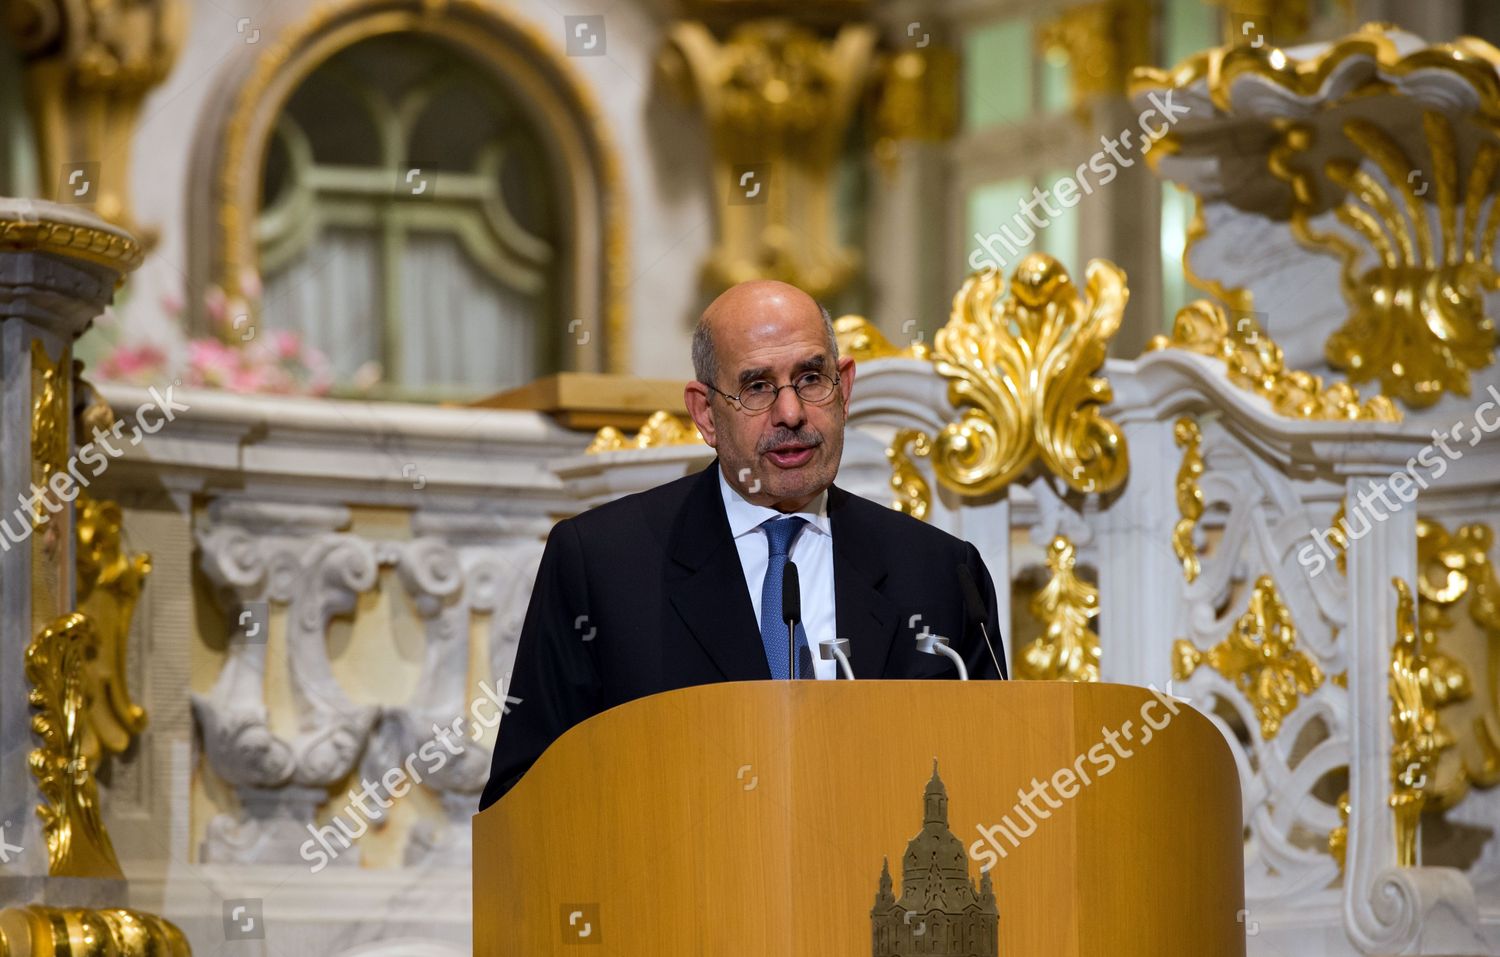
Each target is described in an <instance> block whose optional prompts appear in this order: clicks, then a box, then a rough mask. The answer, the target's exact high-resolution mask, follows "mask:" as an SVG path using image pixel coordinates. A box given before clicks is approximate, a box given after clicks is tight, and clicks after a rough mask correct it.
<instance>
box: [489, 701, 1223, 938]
mask: <svg viewBox="0 0 1500 957" xmlns="http://www.w3.org/2000/svg"><path fill="white" fill-rule="evenodd" d="M1174 709H1175V713H1174ZM1070 779H1071V780H1070ZM1085 782H1087V783H1085ZM1028 795H1029V800H1028V799H1027V798H1028ZM1054 805H1055V806H1054ZM940 818H941V820H939V819H940ZM1242 847H1243V834H1242V826H1241V812H1240V793H1239V776H1238V773H1237V771H1236V769H1235V766H1234V762H1233V759H1232V757H1231V755H1230V753H1229V749H1228V746H1227V745H1226V743H1225V742H1224V740H1223V738H1222V736H1221V735H1220V733H1219V731H1218V730H1217V729H1216V728H1215V727H1214V726H1213V725H1212V724H1211V723H1210V722H1209V721H1208V720H1207V719H1206V718H1205V717H1203V716H1202V715H1200V714H1198V713H1197V712H1196V711H1194V710H1193V709H1192V707H1191V706H1190V705H1187V704H1185V703H1183V702H1181V701H1178V700H1176V699H1172V698H1169V697H1167V696H1165V695H1160V694H1158V693H1155V692H1152V691H1150V690H1148V689H1144V688H1138V687H1134V686H1128V685H1109V684H1072V683H1062V682H1031V681H1026V682H1020V681H1017V682H969V683H961V682H951V681H863V682H847V681H796V682H770V681H765V682H738V683H726V684H717V685H705V686H701V687H695V688H687V689H682V690H680V691H674V692H669V693H666V694H661V695H654V696H652V697H649V698H644V699H641V700H638V701H634V702H630V703H628V704H625V705H622V706H620V707H618V708H614V709H611V710H610V711H607V712H605V713H603V714H600V715H597V716H596V717H594V718H592V719H590V720H589V721H586V722H584V723H583V724H581V725H578V726H577V727H575V728H573V729H571V730H570V731H568V732H567V733H566V734H565V735H563V737H561V738H559V739H558V740H557V741H556V742H554V743H553V745H552V747H550V748H549V749H548V750H547V752H546V753H545V754H543V755H542V757H541V758H540V759H539V760H538V761H537V763H536V764H535V765H534V766H533V767H532V769H531V770H530V771H529V772H527V774H526V775H525V776H524V777H523V778H522V779H521V780H520V782H518V783H517V785H516V786H515V787H514V788H513V789H512V790H511V791H510V792H509V793H508V794H507V795H506V796H505V797H504V798H502V799H501V800H500V801H499V802H497V803H496V804H495V805H493V806H492V807H490V808H488V809H487V810H485V811H484V812H483V813H481V814H479V815H477V816H476V817H475V818H474V912H475V913H474V942H475V951H474V952H475V954H476V955H479V957H500V955H507V957H508V955H528V957H529V955H537V954H587V953H589V951H587V950H579V949H577V948H579V947H597V948H598V950H596V951H594V952H596V953H600V954H610V955H660V957H665V955H679V954H680V955H693V957H701V955H738V957H748V955H767V957H769V955H786V954H807V955H824V957H872V955H873V957H904V955H906V954H923V955H950V957H954V955H976V957H977V955H986V957H987V955H999V957H1043V955H1045V957H1070V955H1079V957H1083V955H1088V957H1179V955H1180V957H1243V955H1244V953H1245V937H1244V930H1245V925H1244V921H1243V917H1244V914H1243V911H1242V908H1243V907H1244V904H1243V899H1244V887H1243V881H1244V877H1243V860H1242V853H1243V852H1242ZM887 862H888V865H887ZM887 866H888V875H889V877H888V879H887V878H886V876H885V874H884V873H883V871H885V870H886V868H887ZM981 868H983V869H984V870H983V873H981ZM991 895H992V896H991Z"/></svg>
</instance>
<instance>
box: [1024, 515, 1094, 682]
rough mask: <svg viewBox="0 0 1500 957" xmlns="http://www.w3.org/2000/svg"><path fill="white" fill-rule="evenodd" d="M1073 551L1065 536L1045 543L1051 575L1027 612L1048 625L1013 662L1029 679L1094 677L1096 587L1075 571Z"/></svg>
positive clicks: (1072, 679) (1082, 678)
mask: <svg viewBox="0 0 1500 957" xmlns="http://www.w3.org/2000/svg"><path fill="white" fill-rule="evenodd" d="M1076 560H1077V559H1076V549H1075V548H1074V546H1073V543H1072V542H1071V541H1069V540H1068V538H1067V537H1066V536H1064V535H1058V536H1056V537H1055V538H1053V539H1052V542H1051V543H1050V544H1049V545H1048V546H1047V568H1048V569H1049V570H1051V572H1052V577H1051V579H1050V580H1049V581H1048V582H1047V584H1045V585H1043V586H1042V589H1041V590H1040V591H1038V592H1037V593H1036V595H1035V596H1033V597H1032V599H1031V613H1032V615H1034V616H1035V617H1036V619H1037V620H1038V621H1040V622H1042V623H1044V624H1045V625H1046V626H1047V630H1046V632H1045V633H1044V634H1043V635H1042V636H1041V637H1039V638H1037V639H1036V640H1035V641H1033V642H1032V643H1031V644H1029V645H1027V646H1026V647H1025V648H1024V649H1023V650H1022V652H1021V655H1020V658H1019V659H1018V660H1017V661H1016V677H1018V678H1023V679H1027V680H1032V681H1098V680H1099V654H1100V651H1099V636H1098V634H1096V633H1095V632H1094V630H1093V628H1092V627H1091V622H1092V621H1093V620H1094V619H1095V618H1097V617H1099V589H1097V588H1095V587H1094V586H1093V585H1090V584H1089V583H1088V582H1086V581H1084V580H1083V579H1081V578H1079V577H1078V576H1077V574H1076V573H1075V572H1074V570H1073V569H1074V564H1075V562H1076Z"/></svg>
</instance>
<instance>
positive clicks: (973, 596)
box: [958, 562, 1010, 680]
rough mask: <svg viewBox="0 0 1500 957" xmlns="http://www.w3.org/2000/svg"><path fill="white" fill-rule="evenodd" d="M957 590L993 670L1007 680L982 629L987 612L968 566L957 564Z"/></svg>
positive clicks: (988, 635) (988, 633) (985, 631)
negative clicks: (982, 641)
mask: <svg viewBox="0 0 1500 957" xmlns="http://www.w3.org/2000/svg"><path fill="white" fill-rule="evenodd" d="M958 588H959V591H961V592H963V593H964V608H965V610H966V611H967V613H968V616H969V622H970V623H971V624H977V625H978V626H979V633H980V634H981V635H983V636H984V646H985V647H986V648H988V649H989V650H990V660H991V661H993V662H994V663H995V670H996V671H998V672H999V673H1000V677H1001V678H1004V679H1007V680H1008V679H1009V678H1010V675H1009V674H1008V673H1006V670H1005V666H1004V665H1002V664H1001V663H1000V659H999V658H997V657H996V656H995V646H994V645H993V644H991V643H990V632H989V629H988V628H985V627H984V620H985V618H986V617H988V612H986V610H985V607H984V597H983V596H982V595H980V594H979V583H978V582H976V581H975V580H974V573H973V572H971V571H970V570H969V566H968V565H965V564H964V563H963V562H959V563H958Z"/></svg>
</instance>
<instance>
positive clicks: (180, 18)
mask: <svg viewBox="0 0 1500 957" xmlns="http://www.w3.org/2000/svg"><path fill="white" fill-rule="evenodd" d="M12 6H13V8H14V9H13V10H12V11H11V16H10V17H9V18H8V19H9V21H10V22H9V25H10V28H11V33H12V35H13V36H14V38H15V40H16V46H17V48H18V49H19V51H20V53H21V59H22V79H23V81H24V83H25V87H26V106H27V110H26V112H27V113H28V114H29V115H30V117H31V120H32V126H33V129H34V130H35V134H36V152H37V170H38V171H39V177H38V179H39V182H38V184H37V185H38V186H39V187H40V189H41V191H42V196H43V197H44V198H46V199H51V200H57V201H60V202H71V203H87V204H88V205H90V206H91V207H92V208H93V209H94V210H95V211H97V212H98V214H99V215H100V216H102V217H103V218H104V219H106V220H108V221H109V222H111V223H115V224H118V225H120V226H123V227H125V228H127V229H129V230H130V231H131V232H133V233H135V234H136V235H138V236H143V237H145V238H146V240H147V245H150V244H151V243H152V241H153V239H154V232H153V231H150V230H143V229H141V228H140V227H139V226H137V225H136V224H135V223H134V221H133V219H132V217H131V211H130V199H129V195H130V194H129V183H130V156H131V154H132V152H133V150H132V145H133V144H132V141H133V139H134V136H135V133H136V122H137V118H138V117H139V115H140V111H141V105H142V103H143V102H144V101H145V99H146V95H147V94H148V93H149V92H150V91H151V89H152V88H153V87H155V86H156V85H157V84H158V83H160V82H161V81H162V80H164V79H165V78H166V76H167V74H168V73H169V72H170V71H171V69H172V64H173V63H174V62H175V61H176V59H177V51H178V49H179V48H180V47H181V45H182V39H183V35H184V32H185V29H184V28H185V25H186V12H187V11H186V9H185V7H186V5H185V4H183V3H182V2H181V0H89V2H88V3H81V4H79V3H63V2H60V0H26V2H17V3H15V4H13V5H12ZM0 231H3V230H0Z"/></svg>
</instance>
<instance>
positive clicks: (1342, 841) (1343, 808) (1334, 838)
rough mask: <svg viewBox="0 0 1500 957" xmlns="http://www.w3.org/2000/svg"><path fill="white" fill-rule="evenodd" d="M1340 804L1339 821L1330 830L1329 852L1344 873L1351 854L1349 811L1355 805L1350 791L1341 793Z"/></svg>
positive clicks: (1341, 872)
mask: <svg viewBox="0 0 1500 957" xmlns="http://www.w3.org/2000/svg"><path fill="white" fill-rule="evenodd" d="M1338 806H1339V823H1338V825H1337V826H1336V827H1334V829H1333V830H1331V831H1329V832H1328V853H1329V854H1331V855H1332V856H1333V859H1334V861H1335V862H1337V863H1338V865H1339V873H1340V874H1343V873H1344V866H1345V862H1346V859H1347V858H1348V856H1349V811H1350V810H1351V809H1352V808H1353V805H1352V804H1350V803H1349V792H1348V791H1345V792H1344V793H1343V794H1340V795H1339V800H1338Z"/></svg>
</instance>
